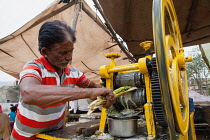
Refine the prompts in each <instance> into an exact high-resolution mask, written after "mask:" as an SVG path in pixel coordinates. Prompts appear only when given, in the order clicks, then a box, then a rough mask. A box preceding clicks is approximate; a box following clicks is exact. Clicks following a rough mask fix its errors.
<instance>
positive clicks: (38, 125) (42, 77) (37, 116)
mask: <svg viewBox="0 0 210 140" xmlns="http://www.w3.org/2000/svg"><path fill="white" fill-rule="evenodd" d="M25 77H35V78H37V79H38V80H39V81H40V82H41V83H42V84H43V85H57V86H62V87H74V86H75V85H77V86H79V87H81V86H83V85H86V84H87V83H88V82H89V79H87V78H86V76H85V75H83V73H81V72H80V71H78V70H77V69H76V68H74V67H72V66H71V65H68V66H67V67H66V68H64V73H63V75H62V77H61V79H60V77H59V76H58V74H57V73H56V71H55V70H54V69H53V67H52V66H51V65H50V64H49V63H48V61H47V60H46V59H45V58H44V57H40V58H38V59H35V60H33V61H30V62H28V63H27V64H26V65H25V66H24V69H23V71H22V72H21V73H20V81H21V80H22V79H23V78H25ZM65 109H66V103H65V102H64V103H59V104H56V105H53V106H48V107H42V106H36V105H28V104H25V103H23V100H22V96H21V93H20V101H19V105H18V111H17V116H16V120H15V125H14V129H13V131H12V136H11V140H35V139H36V138H35V134H38V133H40V132H45V131H49V130H55V129H59V128H61V127H62V126H63V124H64V116H65Z"/></svg>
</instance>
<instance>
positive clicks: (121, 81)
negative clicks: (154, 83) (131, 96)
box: [115, 72, 144, 88]
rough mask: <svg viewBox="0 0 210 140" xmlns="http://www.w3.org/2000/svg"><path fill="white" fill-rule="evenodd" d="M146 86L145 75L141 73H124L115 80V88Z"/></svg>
mask: <svg viewBox="0 0 210 140" xmlns="http://www.w3.org/2000/svg"><path fill="white" fill-rule="evenodd" d="M143 85H144V75H143V74H141V73H140V72H131V73H122V74H118V75H117V76H116V78H115V87H116V88H119V87H123V86H132V87H137V88H141V87H143Z"/></svg>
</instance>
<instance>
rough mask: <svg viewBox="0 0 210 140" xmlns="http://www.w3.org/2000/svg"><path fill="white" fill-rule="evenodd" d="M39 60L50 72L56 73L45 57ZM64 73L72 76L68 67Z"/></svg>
mask: <svg viewBox="0 0 210 140" xmlns="http://www.w3.org/2000/svg"><path fill="white" fill-rule="evenodd" d="M39 59H40V60H41V62H42V64H43V65H44V67H45V68H46V69H47V70H48V71H52V72H56V71H55V69H54V68H53V67H52V66H51V65H50V63H49V62H48V61H47V59H46V58H45V57H44V56H41V57H40V58H39ZM64 73H65V74H67V75H69V74H70V71H69V68H68V66H67V67H65V68H64Z"/></svg>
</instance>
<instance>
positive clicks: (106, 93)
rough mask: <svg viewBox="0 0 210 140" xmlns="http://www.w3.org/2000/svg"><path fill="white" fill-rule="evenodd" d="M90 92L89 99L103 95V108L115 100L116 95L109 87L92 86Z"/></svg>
mask: <svg viewBox="0 0 210 140" xmlns="http://www.w3.org/2000/svg"><path fill="white" fill-rule="evenodd" d="M91 91H92V92H91V93H90V97H89V98H90V99H91V100H95V99H96V98H97V96H103V97H105V98H106V100H107V101H106V103H105V104H104V105H103V107H104V108H110V107H111V106H112V105H113V104H114V103H115V101H116V96H115V94H114V93H113V91H112V90H111V89H108V88H92V89H91Z"/></svg>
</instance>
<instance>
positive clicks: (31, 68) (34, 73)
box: [20, 61, 42, 82]
mask: <svg viewBox="0 0 210 140" xmlns="http://www.w3.org/2000/svg"><path fill="white" fill-rule="evenodd" d="M25 77H34V78H37V79H38V80H39V81H41V79H42V78H41V77H42V76H41V69H40V68H39V66H38V65H37V64H36V63H34V62H33V61H31V62H28V63H26V64H25V65H24V67H23V70H22V71H21V72H20V82H21V80H22V79H23V78H25Z"/></svg>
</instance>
